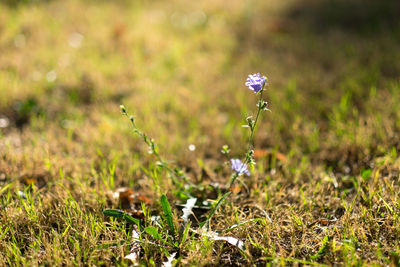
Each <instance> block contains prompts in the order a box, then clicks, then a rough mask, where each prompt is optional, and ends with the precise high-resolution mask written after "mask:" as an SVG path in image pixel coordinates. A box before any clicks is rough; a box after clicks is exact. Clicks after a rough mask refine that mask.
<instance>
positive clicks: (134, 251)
mask: <svg viewBox="0 0 400 267" xmlns="http://www.w3.org/2000/svg"><path fill="white" fill-rule="evenodd" d="M132 239H133V240H134V241H133V242H132V248H131V251H130V252H131V253H129V254H128V255H126V256H125V259H127V260H130V261H132V262H133V263H134V264H135V263H139V254H140V250H141V247H140V245H139V243H138V242H136V241H138V240H139V239H140V237H139V234H138V232H137V231H136V230H133V237H132Z"/></svg>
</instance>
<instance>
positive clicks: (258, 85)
mask: <svg viewBox="0 0 400 267" xmlns="http://www.w3.org/2000/svg"><path fill="white" fill-rule="evenodd" d="M245 84H246V86H247V87H249V89H250V90H251V91H253V92H254V93H258V92H259V91H260V90H261V89H262V88H263V87H264V85H265V77H263V76H261V75H260V73H257V74H253V75H249V77H247V81H246V83H245Z"/></svg>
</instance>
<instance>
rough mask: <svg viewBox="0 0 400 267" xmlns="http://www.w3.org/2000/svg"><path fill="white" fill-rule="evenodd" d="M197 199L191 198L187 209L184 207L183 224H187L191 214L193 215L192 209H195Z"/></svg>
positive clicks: (186, 206) (187, 203)
mask: <svg viewBox="0 0 400 267" xmlns="http://www.w3.org/2000/svg"><path fill="white" fill-rule="evenodd" d="M196 201H197V198H190V199H188V200H187V202H186V204H185V207H183V209H182V211H183V215H182V217H181V218H182V219H183V223H184V224H186V223H187V221H188V219H189V216H190V214H192V209H193V207H194V205H195V204H196Z"/></svg>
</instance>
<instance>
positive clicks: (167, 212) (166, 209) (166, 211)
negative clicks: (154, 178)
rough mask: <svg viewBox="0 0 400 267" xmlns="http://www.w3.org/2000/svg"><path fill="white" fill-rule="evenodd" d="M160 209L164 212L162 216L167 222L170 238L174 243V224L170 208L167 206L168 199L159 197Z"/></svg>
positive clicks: (163, 196)
mask: <svg viewBox="0 0 400 267" xmlns="http://www.w3.org/2000/svg"><path fill="white" fill-rule="evenodd" d="M161 207H162V209H163V211H164V215H165V218H166V220H167V223H168V226H169V229H170V230H171V234H172V237H173V238H174V241H175V227H174V222H173V220H172V211H171V206H170V205H169V202H168V199H167V197H166V196H165V195H162V196H161Z"/></svg>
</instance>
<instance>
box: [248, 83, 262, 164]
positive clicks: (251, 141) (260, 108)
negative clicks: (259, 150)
mask: <svg viewBox="0 0 400 267" xmlns="http://www.w3.org/2000/svg"><path fill="white" fill-rule="evenodd" d="M263 92H264V87H263V89H262V91H261V93H260V98H259V99H258V110H257V115H256V119H255V120H254V124H253V127H251V128H250V130H251V133H250V137H249V143H248V146H247V152H249V151H250V150H251V149H252V146H253V137H254V132H255V129H256V126H257V122H258V117H259V116H260V113H261V110H262V106H261V104H260V102H261V100H262V94H263ZM245 162H247V158H246V159H245Z"/></svg>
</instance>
